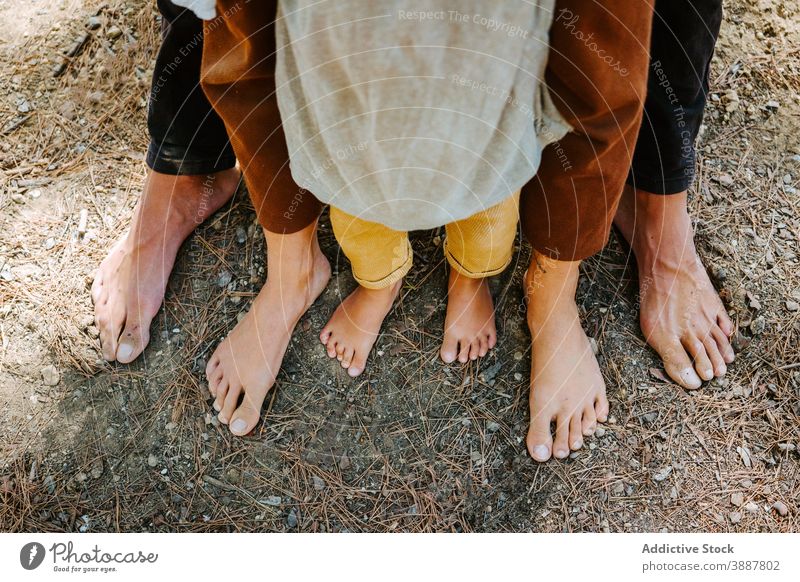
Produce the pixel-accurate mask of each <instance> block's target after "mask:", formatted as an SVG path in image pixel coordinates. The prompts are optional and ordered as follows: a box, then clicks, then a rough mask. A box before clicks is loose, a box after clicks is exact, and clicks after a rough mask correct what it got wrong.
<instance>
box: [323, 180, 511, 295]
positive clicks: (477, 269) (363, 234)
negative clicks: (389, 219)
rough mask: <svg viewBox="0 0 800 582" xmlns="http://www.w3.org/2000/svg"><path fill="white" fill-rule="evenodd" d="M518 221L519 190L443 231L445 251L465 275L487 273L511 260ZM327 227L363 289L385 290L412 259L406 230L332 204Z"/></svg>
mask: <svg viewBox="0 0 800 582" xmlns="http://www.w3.org/2000/svg"><path fill="white" fill-rule="evenodd" d="M518 220H519V193H516V194H514V195H513V196H509V197H508V198H506V199H505V200H504V201H503V202H501V203H500V204H497V205H496V206H492V207H491V208H489V209H487V210H484V211H483V212H478V213H477V214H473V215H472V216H470V217H468V218H465V219H463V220H459V221H457V222H451V223H450V224H448V225H447V226H446V227H445V229H446V231H447V238H446V240H445V244H444V254H445V257H446V258H447V262H448V263H450V266H451V267H452V268H453V269H455V270H456V271H458V272H459V273H460V274H462V275H464V276H465V277H470V278H473V279H478V278H483V277H491V276H492V275H497V274H498V273H500V272H502V271H503V269H505V268H506V267H507V266H508V264H509V263H510V262H511V255H512V253H513V250H514V237H515V236H516V233H517V222H518ZM331 225H332V226H333V233H334V234H335V235H336V240H338V241H339V245H340V246H341V247H342V251H343V252H344V254H345V255H346V256H347V258H348V259H350V263H351V265H352V268H353V276H354V277H355V279H356V281H358V283H359V284H360V285H361V286H363V287H366V288H367V289H383V288H385V287H388V286H389V285H392V284H394V283H396V282H397V281H399V280H400V279H402V278H403V277H405V275H406V274H407V273H408V271H409V269H411V264H412V262H413V254H412V251H411V244H410V243H409V241H408V233H407V232H402V231H399V230H392V229H391V228H388V227H386V226H383V225H382V224H378V223H376V222H368V221H366V220H361V219H360V218H358V217H355V216H352V215H350V214H347V213H346V212H343V211H341V210H339V209H338V208H335V207H333V206H331Z"/></svg>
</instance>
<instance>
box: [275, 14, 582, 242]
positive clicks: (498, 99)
mask: <svg viewBox="0 0 800 582" xmlns="http://www.w3.org/2000/svg"><path fill="white" fill-rule="evenodd" d="M553 4H554V0H538V1H532V2H527V1H522V0H503V1H497V0H460V1H434V2H431V1H430V0H428V1H422V0H404V1H395V0H281V1H280V3H279V9H278V19H277V23H276V36H277V46H278V55H277V71H276V74H277V86H278V89H277V94H278V104H279V107H280V111H281V117H282V119H283V128H284V131H285V134H286V141H287V144H288V147H289V156H290V163H291V170H292V176H293V178H294V179H295V181H296V182H297V183H298V184H299V185H300V186H301V187H303V188H306V189H308V190H310V191H311V192H313V193H314V195H315V196H317V198H319V199H320V200H321V201H323V202H326V203H329V204H331V205H334V206H336V207H338V208H340V209H341V210H344V211H345V212H348V213H350V214H353V215H356V216H358V217H360V218H363V219H365V220H369V221H373V222H379V223H382V224H384V225H386V226H389V227H391V228H394V229H396V230H415V229H425V228H433V227H437V226H442V225H444V224H447V223H450V222H453V221H455V220H460V219H462V218H466V217H468V216H471V215H473V214H475V213H476V212H480V211H481V210H485V209H486V208H488V207H490V206H493V205H495V204H497V203H499V202H501V201H502V200H503V199H505V198H506V197H507V196H510V195H511V194H513V193H514V192H516V191H517V190H519V189H520V188H521V187H522V186H523V185H524V184H525V183H526V182H527V181H528V180H530V179H531V178H532V177H533V176H534V174H535V173H536V170H537V168H538V166H539V162H540V159H541V151H542V149H543V148H544V146H545V145H547V144H548V143H550V142H553V141H556V140H558V139H560V138H561V137H563V135H564V134H565V133H566V131H568V129H569V127H568V126H567V125H566V122H564V121H563V119H562V118H561V116H560V115H559V113H558V111H557V110H556V108H555V106H554V105H553V103H552V102H551V100H550V97H549V94H548V92H547V90H546V88H545V86H544V82H543V81H544V70H545V65H546V61H547V54H548V31H549V28H550V24H551V22H552V16H553V12H552V11H553Z"/></svg>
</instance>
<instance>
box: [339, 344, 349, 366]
mask: <svg viewBox="0 0 800 582" xmlns="http://www.w3.org/2000/svg"><path fill="white" fill-rule="evenodd" d="M346 349H347V346H346V345H344V344H340V343H337V344H336V359H337V360H339V361H340V362H341V361H342V359H343V358H344V352H345V350H346Z"/></svg>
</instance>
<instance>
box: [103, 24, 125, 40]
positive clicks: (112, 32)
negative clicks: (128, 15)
mask: <svg viewBox="0 0 800 582" xmlns="http://www.w3.org/2000/svg"><path fill="white" fill-rule="evenodd" d="M106 36H107V37H108V38H110V39H115V38H118V37H120V36H122V30H121V29H120V28H119V26H112V27H111V28H109V29H108V30H107V31H106Z"/></svg>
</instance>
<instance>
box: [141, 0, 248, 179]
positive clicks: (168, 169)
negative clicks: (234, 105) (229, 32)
mask: <svg viewBox="0 0 800 582" xmlns="http://www.w3.org/2000/svg"><path fill="white" fill-rule="evenodd" d="M158 9H159V11H160V12H161V14H162V17H163V21H162V41H161V48H160V49H159V51H158V57H157V59H156V66H155V69H154V71H153V82H152V86H151V90H150V102H149V106H148V112H147V127H148V130H149V131H150V146H149V147H148V149H147V165H148V166H149V167H150V168H152V169H153V170H155V171H156V172H160V173H163V174H172V175H178V174H187V175H190V174H209V173H212V172H219V171H221V170H226V169H228V168H232V167H233V166H234V165H235V163H236V157H235V155H234V153H233V149H232V148H231V145H230V143H229V142H228V134H227V133H226V131H225V125H224V124H223V122H222V120H221V119H220V118H219V116H218V115H217V114H216V113H215V112H214V109H213V108H212V107H211V104H210V103H209V102H208V99H206V96H205V94H204V93H203V90H202V89H201V88H200V65H201V61H202V56H203V22H202V20H200V19H199V18H197V17H196V16H195V15H194V13H192V12H191V11H190V10H187V9H185V8H182V7H180V6H176V5H175V4H173V3H172V2H170V1H169V0H158Z"/></svg>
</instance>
